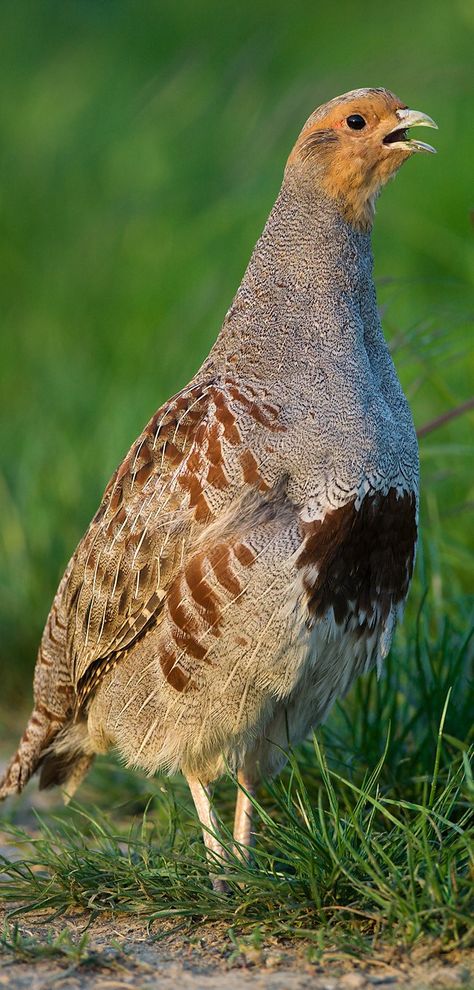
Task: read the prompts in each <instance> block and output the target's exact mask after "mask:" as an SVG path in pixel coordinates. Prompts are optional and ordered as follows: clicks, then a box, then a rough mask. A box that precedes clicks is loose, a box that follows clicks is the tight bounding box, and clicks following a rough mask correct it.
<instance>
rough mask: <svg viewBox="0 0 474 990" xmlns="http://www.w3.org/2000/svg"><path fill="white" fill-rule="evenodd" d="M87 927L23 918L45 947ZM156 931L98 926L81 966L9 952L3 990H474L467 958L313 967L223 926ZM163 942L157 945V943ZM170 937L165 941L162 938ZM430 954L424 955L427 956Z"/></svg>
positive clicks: (1, 965)
mask: <svg viewBox="0 0 474 990" xmlns="http://www.w3.org/2000/svg"><path fill="white" fill-rule="evenodd" d="M87 924H88V918H87V916H86V915H85V914H83V913H82V914H79V913H71V914H69V915H68V916H67V917H65V918H61V919H56V921H54V922H51V921H47V920H46V919H45V916H44V915H36V916H35V915H28V916H27V917H25V916H23V917H22V918H21V920H20V919H19V929H20V931H21V933H22V934H23V935H24V936H30V937H31V936H33V937H34V938H35V939H36V940H38V941H39V942H40V943H41V942H43V943H46V940H47V938H48V936H49V937H51V935H52V934H54V935H59V933H60V932H63V931H64V930H65V929H68V930H69V931H70V933H71V935H72V936H73V937H74V939H77V938H78V937H80V934H81V933H82V932H83V931H84V929H85V927H86V926H87ZM170 928H171V926H170V925H168V926H167V927H166V926H164V927H163V928H162V929H161V931H160V930H159V929H156V928H155V929H154V933H153V934H151V935H150V934H149V933H148V932H147V929H146V924H145V923H144V922H141V921H139V920H133V919H132V920H131V919H130V918H123V917H119V918H106V917H101V918H100V919H97V920H96V921H95V922H94V923H93V924H92V925H90V927H89V929H88V933H89V937H90V939H89V943H88V945H87V949H86V952H85V955H84V957H83V959H82V960H81V961H80V962H79V963H77V962H75V961H71V959H67V958H65V959H59V960H58V959H34V960H27V959H25V960H23V959H21V958H18V957H15V955H14V954H13V953H10V952H8V951H6V952H4V954H3V955H2V956H1V957H0V986H7V987H9V988H11V990H50V988H53V987H54V988H56V987H57V988H62V987H64V988H65V987H69V988H71V990H72V988H79V987H80V988H84V990H86V988H87V990H120V988H123V990H125V988H127V987H134V988H136V990H142V988H143V990H151V988H156V987H160V990H161V988H163V990H167V988H171V987H173V988H176V987H178V988H179V990H201V988H202V990H217V988H226V990H227V988H229V990H234V988H235V990H237V988H246V987H252V988H254V990H260V988H264V987H265V988H268V990H303V988H310V987H311V988H313V990H428V988H429V990H455V988H460V990H463V988H464V990H472V988H474V960H473V959H472V956H471V958H469V957H468V956H465V957H464V958H463V957H462V956H461V955H458V956H457V957H455V956H451V957H450V958H445V959H442V958H437V959H431V960H429V961H422V960H421V959H420V957H421V956H422V952H421V950H419V951H418V953H417V952H415V953H412V954H411V956H410V957H408V956H404V955H403V954H401V953H398V952H397V951H396V950H395V951H393V952H392V953H391V956H390V955H389V954H388V953H386V954H385V955H380V956H376V957H375V958H373V960H372V961H371V962H370V964H369V963H368V962H360V963H357V962H355V961H353V960H352V961H350V960H347V959H344V958H343V957H341V956H339V957H337V956H335V957H333V958H331V957H330V956H328V958H326V959H322V960H320V961H319V962H318V963H311V962H308V961H307V947H305V946H303V945H299V946H298V947H297V948H296V949H295V948H294V947H292V946H291V945H289V944H286V943H277V942H272V941H268V942H267V943H266V944H265V945H264V946H263V947H262V948H261V949H253V948H248V947H247V948H246V947H245V945H244V944H241V945H239V946H235V945H234V944H233V943H232V942H231V940H230V939H229V937H228V935H227V933H226V931H225V930H224V929H223V928H222V927H220V926H214V925H213V926H210V925H209V926H201V927H200V928H199V929H198V930H196V929H194V930H193V931H192V932H189V931H188V932H187V933H186V932H185V931H181V932H176V931H175V932H174V933H171V932H170V934H169V935H166V932H167V931H169V930H170ZM156 935H159V936H161V937H160V939H159V941H156V940H154V937H155V938H156ZM163 936H164V937H163ZM424 951H425V952H426V949H425V950H424Z"/></svg>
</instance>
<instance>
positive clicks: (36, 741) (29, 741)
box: [0, 705, 61, 800]
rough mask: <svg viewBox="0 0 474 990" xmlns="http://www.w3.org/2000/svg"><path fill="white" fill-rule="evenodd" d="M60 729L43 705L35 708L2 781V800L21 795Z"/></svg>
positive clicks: (0, 783) (59, 725) (0, 784)
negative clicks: (11, 795)
mask: <svg viewBox="0 0 474 990" xmlns="http://www.w3.org/2000/svg"><path fill="white" fill-rule="evenodd" d="M60 728H61V724H60V723H59V722H54V721H52V719H51V714H50V712H48V711H47V710H45V709H43V707H42V705H37V706H35V708H34V709H33V711H32V713H31V715H30V719H29V722H28V725H27V726H26V729H25V731H24V733H23V735H22V737H21V739H20V743H19V745H18V749H17V751H16V753H15V755H14V756H13V758H12V759H11V760H10V763H9V764H8V767H7V769H6V771H5V774H4V776H3V777H2V779H1V780H0V800H3V799H4V798H6V797H8V796H9V795H10V794H20V792H21V791H22V790H23V788H24V786H25V784H27V783H28V781H29V779H30V777H31V776H32V774H34V772H35V770H36V769H37V767H38V766H39V764H40V762H41V759H42V756H43V753H44V751H45V749H46V748H47V747H48V746H49V745H50V743H51V742H52V740H53V739H54V738H55V736H56V735H57V733H58V732H59V730H60Z"/></svg>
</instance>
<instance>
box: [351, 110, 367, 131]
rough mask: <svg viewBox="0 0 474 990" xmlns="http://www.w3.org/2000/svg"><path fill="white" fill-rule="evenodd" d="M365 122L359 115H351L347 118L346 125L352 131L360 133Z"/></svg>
mask: <svg viewBox="0 0 474 990" xmlns="http://www.w3.org/2000/svg"><path fill="white" fill-rule="evenodd" d="M365 123H366V122H365V120H364V118H363V117H361V115H360V113H351V115H350V117H347V119H346V124H347V126H348V127H351V128H352V130H353V131H361V130H362V128H363V127H365Z"/></svg>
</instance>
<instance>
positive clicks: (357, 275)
mask: <svg viewBox="0 0 474 990" xmlns="http://www.w3.org/2000/svg"><path fill="white" fill-rule="evenodd" d="M371 325H373V326H374V327H375V328H378V329H380V324H379V322H378V316H377V309H376V300H375V290H374V285H373V280H372V252H371V243H370V232H365V231H360V230H356V229H354V227H353V226H351V224H350V223H349V222H348V221H347V220H346V219H345V217H344V215H343V213H342V211H341V209H340V207H338V204H337V202H336V201H335V200H332V199H330V198H329V197H328V196H327V195H326V194H324V193H323V192H322V191H321V190H317V189H314V188H309V187H307V186H306V187H305V186H304V185H302V184H301V182H298V181H297V180H296V177H295V176H294V175H293V174H292V173H291V172H290V174H288V172H287V174H286V175H285V180H284V182H283V185H282V187H281V190H280V193H279V195H278V198H277V200H276V203H275V205H274V207H273V209H272V211H271V213H270V216H269V218H268V220H267V223H266V224H265V227H264V230H263V232H262V234H261V237H260V238H259V240H258V241H257V244H256V246H255V249H254V251H253V254H252V257H251V259H250V262H249V264H248V267H247V270H246V272H245V274H244V277H243V279H242V282H241V284H240V287H239V289H238V291H237V293H236V296H235V298H234V300H233V302H232V305H231V307H230V309H229V311H228V313H227V315H226V317H225V320H224V324H223V326H222V329H221V332H220V334H219V337H218V339H217V341H216V344H215V345H214V348H213V350H212V351H211V355H210V361H211V364H213V365H214V367H216V366H217V367H220V368H222V364H223V363H224V364H225V366H226V370H231V369H232V368H234V369H235V372H236V373H237V374H238V375H241V374H243V375H247V376H249V377H251V378H253V379H257V380H259V379H264V380H265V381H267V382H268V381H269V379H275V380H277V381H278V380H281V379H282V378H285V379H286V380H289V379H290V378H291V377H292V376H293V377H294V375H295V374H296V375H297V376H298V377H301V374H302V365H303V364H304V365H305V366H306V367H307V368H308V374H311V370H312V367H314V363H315V362H316V363H317V362H318V359H321V360H325V359H329V358H330V356H331V355H337V357H342V356H343V355H344V353H346V354H347V355H348V356H349V355H351V354H352V355H353V354H354V349H355V348H356V349H357V348H359V347H360V346H362V345H363V338H364V331H369V332H370V329H371ZM303 356H304V361H302V357H303ZM206 364H207V362H206Z"/></svg>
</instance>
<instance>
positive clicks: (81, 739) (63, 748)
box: [0, 708, 94, 800]
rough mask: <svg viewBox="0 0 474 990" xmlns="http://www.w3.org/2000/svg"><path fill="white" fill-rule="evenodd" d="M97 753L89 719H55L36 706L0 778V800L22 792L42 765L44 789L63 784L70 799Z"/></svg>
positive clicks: (42, 786) (42, 787)
mask: <svg viewBox="0 0 474 990" xmlns="http://www.w3.org/2000/svg"><path fill="white" fill-rule="evenodd" d="M93 758H94V754H93V753H92V751H91V749H90V745H89V741H88V733H87V725H86V723H85V722H74V723H73V722H71V720H70V719H68V720H67V721H66V723H64V722H59V721H55V722H52V720H51V716H50V715H49V716H48V717H46V713H43V712H42V711H41V709H38V708H35V709H34V710H33V712H32V715H31V718H30V720H29V722H28V725H27V727H26V729H25V731H24V733H23V736H22V738H21V741H20V745H19V746H18V749H17V752H16V753H15V756H14V757H13V759H12V760H11V762H10V764H9V766H8V767H7V770H6V772H5V775H4V777H3V779H2V780H0V800H2V799H3V798H6V797H8V796H9V795H11V794H19V793H20V792H21V791H22V790H23V788H24V786H25V784H27V783H28V781H29V779H30V777H31V776H32V775H33V774H34V773H35V771H36V770H38V769H39V768H40V767H41V775H40V790H43V789H45V788H48V787H55V786H63V787H64V790H65V793H66V796H67V797H66V799H69V798H71V797H72V795H73V794H74V791H75V790H77V788H78V787H79V784H80V783H81V781H82V779H83V777H85V775H86V773H87V771H88V769H89V767H90V765H91V763H92V760H93Z"/></svg>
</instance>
